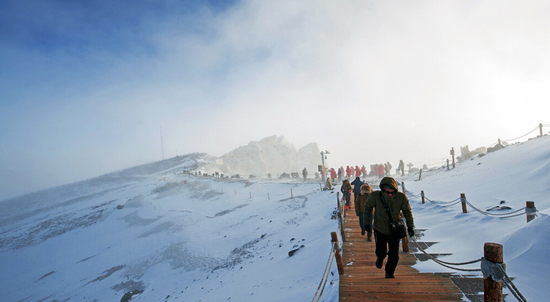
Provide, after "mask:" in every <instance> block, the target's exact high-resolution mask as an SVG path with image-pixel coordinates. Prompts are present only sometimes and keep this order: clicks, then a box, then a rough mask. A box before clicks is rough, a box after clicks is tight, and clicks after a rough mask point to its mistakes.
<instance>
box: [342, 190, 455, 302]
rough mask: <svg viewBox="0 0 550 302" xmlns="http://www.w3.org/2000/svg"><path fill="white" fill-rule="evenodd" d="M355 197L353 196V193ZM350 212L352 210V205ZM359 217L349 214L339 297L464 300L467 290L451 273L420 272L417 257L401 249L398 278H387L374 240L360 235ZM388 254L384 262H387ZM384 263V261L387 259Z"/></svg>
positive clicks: (347, 299) (346, 298)
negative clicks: (462, 289)
mask: <svg viewBox="0 0 550 302" xmlns="http://www.w3.org/2000/svg"><path fill="white" fill-rule="evenodd" d="M352 198H353V197H352ZM351 204H352V209H351V210H349V211H351V212H350V213H353V211H354V209H353V205H354V203H353V202H352V203H351ZM358 220H359V218H358V216H356V215H346V217H345V218H344V223H345V227H344V236H345V238H346V240H345V241H344V242H343V245H342V246H343V248H342V259H343V262H344V271H345V273H344V274H343V275H341V276H340V298H339V300H340V301H348V302H355V301H365V300H383V301H390V302H391V301H418V302H420V301H431V302H433V301H463V300H464V299H465V297H464V294H463V293H462V292H461V291H460V290H459V289H458V287H456V285H455V284H454V283H453V282H452V281H451V280H450V278H449V277H446V276H441V275H438V274H432V273H420V272H418V271H417V270H415V269H414V268H412V266H413V265H415V264H416V262H417V259H416V258H415V257H414V256H413V255H412V254H408V253H403V251H402V250H401V251H400V254H399V258H400V259H399V264H398V266H397V268H396V270H395V278H394V279H387V278H385V271H384V267H382V269H378V268H376V267H375V265H374V262H375V260H376V255H375V253H374V251H375V243H374V238H373V241H370V242H369V241H367V240H366V239H367V236H366V235H361V229H360V227H359V222H358ZM386 260H387V258H386V259H385V261H384V262H386ZM384 264H385V263H384Z"/></svg>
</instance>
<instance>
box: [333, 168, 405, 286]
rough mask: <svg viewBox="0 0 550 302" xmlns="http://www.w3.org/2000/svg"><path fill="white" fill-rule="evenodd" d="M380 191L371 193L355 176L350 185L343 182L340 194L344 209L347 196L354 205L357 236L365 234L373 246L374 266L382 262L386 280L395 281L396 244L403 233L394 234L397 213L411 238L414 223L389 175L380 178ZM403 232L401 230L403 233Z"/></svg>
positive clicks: (397, 244)
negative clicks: (359, 230) (358, 230)
mask: <svg viewBox="0 0 550 302" xmlns="http://www.w3.org/2000/svg"><path fill="white" fill-rule="evenodd" d="M379 187H380V190H377V191H374V192H373V190H372V188H371V186H370V185H369V184H368V183H366V182H365V183H364V182H362V181H361V179H360V177H359V176H356V178H355V180H354V181H352V182H350V181H349V180H348V179H345V180H344V181H343V183H342V187H341V188H340V191H341V192H342V193H343V198H344V200H345V207H346V210H349V209H351V194H352V193H353V201H354V206H355V214H356V215H357V216H359V226H360V227H361V235H365V233H366V234H367V241H372V235H373V233H374V241H375V244H376V248H375V254H376V262H375V266H376V267H377V268H379V269H381V268H382V265H383V261H384V259H385V258H386V256H388V260H387V262H386V267H385V271H386V278H395V275H394V272H395V269H396V267H397V263H398V262H399V241H400V240H401V238H402V237H404V236H406V234H396V232H395V231H396V230H397V229H399V227H398V224H399V223H398V222H399V221H400V218H399V214H400V213H403V216H404V217H405V220H406V228H407V232H408V234H409V236H411V237H413V236H414V221H413V215H412V211H411V205H410V203H409V199H408V198H407V195H405V194H404V193H403V192H399V190H398V185H397V181H396V180H395V179H394V178H392V177H389V176H386V177H384V178H382V180H381V181H380V184H379ZM403 231H404V230H403Z"/></svg>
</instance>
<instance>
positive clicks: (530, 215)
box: [403, 184, 537, 302]
mask: <svg viewBox="0 0 550 302" xmlns="http://www.w3.org/2000/svg"><path fill="white" fill-rule="evenodd" d="M403 186H404V184H403ZM405 192H407V193H408V192H409V191H407V190H405ZM420 195H421V196H422V203H424V199H427V200H428V201H430V202H431V203H434V204H436V205H439V206H451V205H456V204H458V203H460V202H462V206H463V212H464V213H467V211H466V205H469V206H470V207H471V208H472V209H474V210H475V211H477V212H479V213H481V214H483V215H486V216H492V217H498V218H510V217H517V216H521V215H525V214H527V222H529V221H531V220H532V219H534V217H535V216H536V215H535V214H536V212H537V209H536V208H535V204H534V202H533V201H527V206H526V207H523V208H521V209H517V210H513V211H511V212H507V213H490V212H488V211H483V210H480V209H478V208H477V207H475V206H474V205H473V204H472V203H470V202H469V201H468V200H467V199H466V196H465V194H464V193H462V194H461V197H460V198H458V199H455V200H451V201H445V202H438V201H432V200H430V199H428V198H427V197H426V196H425V194H424V191H422V192H421V194H420ZM412 240H413V241H414V242H415V243H416V246H417V248H418V249H419V250H420V251H421V252H422V253H423V254H424V255H426V256H427V257H428V258H429V259H430V260H432V261H434V262H435V263H437V264H439V265H441V266H443V267H446V268H449V269H452V270H456V271H465V272H482V273H483V276H484V278H485V279H487V278H489V279H490V281H491V282H493V280H494V281H496V282H500V281H502V284H503V285H504V286H505V287H506V288H508V289H509V290H510V292H511V293H512V294H513V295H514V297H515V298H516V299H517V300H518V301H520V302H527V300H526V299H525V297H523V295H522V294H521V293H520V292H519V290H518V289H517V287H516V286H515V285H514V283H513V282H512V279H511V278H510V277H509V276H508V275H507V274H506V270H505V265H506V264H504V263H497V262H496V261H495V260H493V261H491V260H488V259H486V257H487V255H488V254H487V251H486V254H485V255H486V256H485V257H481V258H479V259H475V260H472V261H466V262H460V263H453V262H446V261H443V260H440V259H437V258H436V257H434V256H432V255H430V254H428V253H427V252H426V251H425V250H424V249H423V248H422V246H421V245H420V244H419V243H418V242H417V241H416V238H414V237H412ZM493 245H494V244H493ZM486 246H487V243H486ZM500 249H502V246H500ZM500 254H501V255H502V250H500ZM491 255H492V254H491ZM477 262H481V265H480V266H481V268H480V269H477V268H476V269H471V268H458V267H456V266H461V265H468V264H474V263H477ZM495 267H496V269H495ZM495 271H496V273H495ZM497 287H498V286H497ZM500 288H501V289H500V294H502V287H500ZM484 290H485V291H486V292H485V295H487V290H488V289H487V288H485V289H484ZM493 294H495V293H490V294H489V295H493ZM496 294H498V293H496Z"/></svg>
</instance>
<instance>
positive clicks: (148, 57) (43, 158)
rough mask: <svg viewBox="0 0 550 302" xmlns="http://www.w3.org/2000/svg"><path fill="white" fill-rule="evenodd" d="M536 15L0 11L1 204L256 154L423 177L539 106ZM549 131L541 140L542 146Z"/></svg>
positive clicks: (420, 7)
mask: <svg viewBox="0 0 550 302" xmlns="http://www.w3.org/2000/svg"><path fill="white" fill-rule="evenodd" d="M549 13H550V4H549V3H548V2H547V1H527V2H524V1H496V0H495V1H339V2H334V1H290V0H289V1H286V0H284V1H238V0H235V1H214V0H212V1H133V2H132V5H131V6H128V4H127V2H125V1H71V3H66V2H64V1H15V0H14V1H5V0H4V1H0V66H1V68H0V180H1V181H0V182H1V183H2V185H0V186H1V187H0V191H2V194H1V195H0V199H4V198H8V197H12V196H16V195H19V194H22V193H27V192H30V191H34V190H37V189H43V188H47V187H50V186H54V185H60V184H65V183H69V182H73V181H77V180H82V179H86V178H89V177H94V176H97V175H101V174H104V173H108V172H112V171H116V170H120V169H122V168H126V167H131V166H135V165H138V164H142V163H148V162H153V161H157V160H161V159H163V158H170V157H174V156H176V155H182V154H187V153H193V152H205V153H208V154H211V155H214V156H221V155H223V154H225V153H227V152H230V151H232V150H234V149H235V148H237V147H239V146H243V145H246V144H248V142H250V141H258V140H261V139H263V138H265V137H268V136H272V135H278V136H284V137H285V138H286V139H287V140H288V141H289V142H291V143H293V144H294V145H295V146H296V148H300V147H302V146H305V145H307V144H308V143H311V142H316V143H318V145H319V148H320V150H328V151H329V152H330V153H331V154H330V155H328V156H327V164H328V165H329V166H341V165H344V166H346V165H349V164H353V165H356V164H358V165H362V164H365V165H369V164H374V163H382V162H386V161H390V162H391V163H392V164H393V165H394V167H396V166H397V163H398V161H399V160H400V159H403V160H404V161H405V162H411V163H414V164H415V166H420V165H422V164H429V165H432V164H434V163H442V162H443V161H444V160H445V159H447V158H449V157H450V156H449V151H450V149H451V148H454V149H455V150H459V148H460V146H465V145H468V146H469V147H470V149H475V148H477V147H482V146H489V145H491V144H493V143H495V142H496V141H497V140H498V139H499V138H501V139H509V138H516V137H518V136H521V135H523V134H525V133H527V132H529V131H531V130H532V129H534V128H535V127H536V126H537V125H538V124H539V123H543V124H548V123H549V121H548V120H545V118H546V113H547V112H548V111H549V110H550V102H548V101H547V100H548V97H549V96H550V87H549V86H548V85H547V83H548V81H549V80H550V60H549V57H550V36H549V35H548V34H547V33H546V29H547V28H549V27H550V20H548V18H547V16H548V14H549ZM548 130H549V129H548V128H545V130H544V132H545V133H547V132H548Z"/></svg>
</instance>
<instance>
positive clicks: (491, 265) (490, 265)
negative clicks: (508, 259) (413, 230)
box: [412, 237, 527, 302]
mask: <svg viewBox="0 0 550 302" xmlns="http://www.w3.org/2000/svg"><path fill="white" fill-rule="evenodd" d="M412 240H413V241H414V242H415V243H416V246H417V248H418V249H419V250H420V251H422V253H424V255H426V256H427V257H428V258H429V259H430V260H432V261H434V262H435V263H437V264H439V265H441V266H443V267H446V268H449V269H452V270H455V271H463V272H482V273H483V276H484V278H488V277H491V278H492V280H495V281H497V282H499V281H502V282H503V283H504V285H505V286H506V288H508V290H510V292H511V293H512V295H514V297H515V298H516V299H517V300H518V301H520V302H527V300H526V299H525V297H523V295H522V294H521V292H520V291H519V290H518V288H517V287H516V286H515V284H514V283H513V282H512V279H511V278H510V277H509V276H508V274H506V264H505V263H495V262H491V261H489V260H487V259H486V258H484V257H481V258H479V259H475V260H472V261H466V262H446V261H442V260H440V259H437V258H435V257H434V256H432V255H430V254H428V252H426V250H424V249H423V248H422V246H421V245H420V244H418V242H417V241H416V238H414V237H412ZM478 262H481V265H480V268H476V269H468V268H458V267H455V266H460V265H468V264H474V263H478ZM495 268H496V270H497V272H496V273H495Z"/></svg>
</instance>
